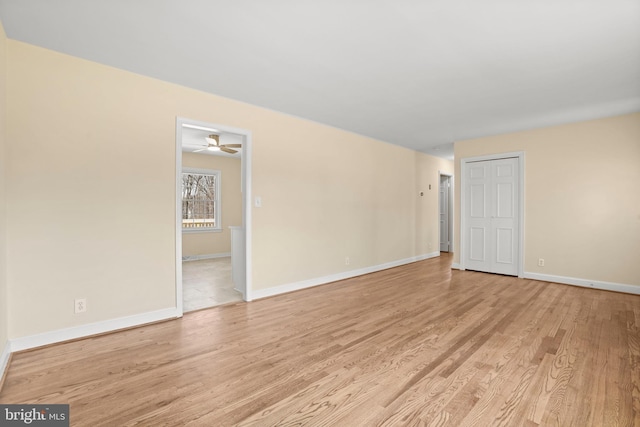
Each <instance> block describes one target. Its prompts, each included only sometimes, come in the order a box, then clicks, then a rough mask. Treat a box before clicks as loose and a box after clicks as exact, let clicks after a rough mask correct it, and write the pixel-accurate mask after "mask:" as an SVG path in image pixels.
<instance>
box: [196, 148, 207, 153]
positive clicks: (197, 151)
mask: <svg viewBox="0 0 640 427" xmlns="http://www.w3.org/2000/svg"><path fill="white" fill-rule="evenodd" d="M206 149H207V147H205V148H201V149H199V150H193V153H199V152H200V151H204V150H206Z"/></svg>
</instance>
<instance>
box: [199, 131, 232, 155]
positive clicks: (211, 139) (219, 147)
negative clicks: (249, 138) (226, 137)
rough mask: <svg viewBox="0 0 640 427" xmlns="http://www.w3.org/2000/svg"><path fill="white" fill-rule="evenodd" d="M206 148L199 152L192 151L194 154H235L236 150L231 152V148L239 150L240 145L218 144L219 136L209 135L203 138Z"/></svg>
mask: <svg viewBox="0 0 640 427" xmlns="http://www.w3.org/2000/svg"><path fill="white" fill-rule="evenodd" d="M205 140H206V141H207V144H208V145H207V146H206V147H204V148H201V149H199V150H194V153H197V152H199V151H204V150H207V151H224V152H225V153H229V154H235V153H237V152H238V150H232V148H240V147H242V144H220V135H215V134H211V135H209V136H207V137H206V138H205Z"/></svg>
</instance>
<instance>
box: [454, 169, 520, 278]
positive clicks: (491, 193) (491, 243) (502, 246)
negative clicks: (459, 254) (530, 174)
mask: <svg viewBox="0 0 640 427" xmlns="http://www.w3.org/2000/svg"><path fill="white" fill-rule="evenodd" d="M468 168H469V174H468V175H467V177H466V182H465V184H464V185H465V190H466V191H465V202H466V207H465V211H466V212H465V213H464V215H466V216H465V222H466V227H467V230H466V231H467V232H466V235H467V239H466V243H467V247H466V249H465V252H466V253H465V254H463V256H465V259H464V261H465V262H464V265H465V268H466V269H469V270H478V271H486V272H490V273H500V274H508V275H514V276H517V275H518V262H519V256H518V248H519V241H518V236H519V231H518V230H519V223H518V222H519V212H518V200H519V198H518V189H519V184H518V176H519V175H518V159H517V158H507V159H497V160H487V161H481V162H474V163H472V164H469V166H468Z"/></svg>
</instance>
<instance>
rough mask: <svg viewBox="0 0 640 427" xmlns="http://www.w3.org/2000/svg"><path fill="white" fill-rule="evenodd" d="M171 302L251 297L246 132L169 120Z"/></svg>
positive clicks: (189, 305) (195, 304)
mask: <svg viewBox="0 0 640 427" xmlns="http://www.w3.org/2000/svg"><path fill="white" fill-rule="evenodd" d="M175 182H176V307H177V311H178V313H179V315H182V314H183V313H184V312H188V311H194V310H198V309H202V308H208V307H212V306H215V305H220V304H225V303H229V302H236V301H242V300H244V301H250V300H251V283H250V282H251V275H250V274H249V272H250V271H251V257H250V254H251V251H250V249H251V245H250V242H251V211H250V209H249V207H250V203H249V201H250V197H251V185H250V183H251V133H250V132H249V131H247V130H243V129H236V128H232V127H229V126H224V125H219V124H213V123H205V122H200V121H196V120H190V119H185V118H180V117H178V118H177V120H176V181H175Z"/></svg>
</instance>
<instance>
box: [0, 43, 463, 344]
mask: <svg viewBox="0 0 640 427" xmlns="http://www.w3.org/2000/svg"><path fill="white" fill-rule="evenodd" d="M8 53H9V56H8V73H9V74H8V78H9V84H8V105H9V112H8V122H9V128H8V142H9V146H8V161H9V168H8V182H9V187H8V194H7V196H8V201H9V209H8V224H9V229H8V248H9V251H8V254H9V255H8V259H7V261H8V265H9V266H10V269H9V274H8V290H9V301H10V307H9V319H10V334H9V335H10V337H11V338H15V337H22V336H26V335H31V334H36V333H40V332H47V331H51V330H56V329H60V328H64V327H70V326H77V325H83V324H86V323H90V322H98V321H103V320H108V319H113V318H117V317H121V316H127V315H132V314H138V313H144V312H147V311H152V310H158V309H164V308H170V307H174V306H175V290H174V286H175V284H174V276H175V252H174V248H175V179H174V177H175V148H174V146H175V122H176V116H179V117H185V118H189V119H193V120H201V121H205V122H210V123H217V124H222V125H226V126H230V127H236V128H241V129H247V130H250V131H251V132H252V136H253V158H252V161H253V167H252V169H253V171H252V173H253V176H252V184H253V191H254V195H256V196H260V197H262V203H263V207H262V208H252V209H253V240H252V243H253V252H252V256H253V287H254V289H265V288H269V287H274V286H279V285H286V284H290V283H292V282H297V281H302V280H308V279H316V278H319V277H324V276H326V275H330V274H336V273H340V272H344V271H348V270H354V269H357V268H361V267H369V266H375V265H379V264H382V263H386V262H393V261H397V260H402V259H406V258H410V257H414V256H419V255H423V254H424V253H425V252H426V253H428V252H431V251H437V220H433V218H437V194H436V192H435V191H434V190H432V191H431V192H430V193H429V192H427V194H429V197H428V198H424V197H423V198H422V199H420V200H419V201H418V197H419V196H418V191H419V190H418V187H420V188H422V187H423V186H424V184H425V183H427V182H429V183H431V184H432V188H434V187H433V186H436V187H437V182H438V180H437V170H435V169H434V170H431V169H430V168H435V167H436V166H437V167H440V165H441V164H445V165H446V164H447V162H445V161H439V160H433V159H431V158H430V157H429V156H427V155H424V154H418V153H415V152H413V151H411V150H407V149H404V148H400V147H397V146H394V145H389V144H386V143H382V142H378V141H375V140H372V139H370V138H365V137H362V136H358V135H355V134H351V133H348V132H344V131H340V130H338V129H334V128H331V127H327V126H323V125H320V124H317V123H313V122H310V121H306V120H301V119H297V118H295V117H291V116H288V115H284V114H280V113H276V112H273V111H269V110H265V109H261V108H258V107H254V106H251V105H248V104H244V103H240V102H235V101H231V100H228V99H225V98H221V97H217V96H214V95H210V94H205V93H202V92H198V91H195V90H191V89H187V88H184V87H180V86H177V85H173V84H168V83H164V82H161V81H158V80H154V79H151V78H146V77H143V76H139V75H136V74H132V73H128V72H125V71H121V70H117V69H114V68H110V67H106V66H103V65H100V64H96V63H92V62H89V61H84V60H81V59H77V58H73V57H70V56H66V55H62V54H59V53H56V52H53V51H49V50H46V49H42V48H38V47H35V46H31V45H28V44H24V43H21V42H16V41H13V40H9V41H8ZM449 164H450V165H451V163H450V162H449ZM442 167H445V166H442ZM423 169H424V170H423ZM24 189H28V191H24ZM425 191H428V190H425ZM419 204H420V208H421V214H420V217H418V205H419ZM429 209H431V210H429ZM425 240H426V241H427V243H426V244H427V247H425ZM429 244H431V246H432V249H430V248H429V247H428V245H429ZM346 256H349V257H350V258H351V265H349V266H346V265H345V262H344V261H345V257H346ZM34 263H37V266H38V268H34V265H35V264H34ZM76 297H86V298H87V299H88V311H87V313H84V314H82V315H74V314H73V299H74V298H76Z"/></svg>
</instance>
